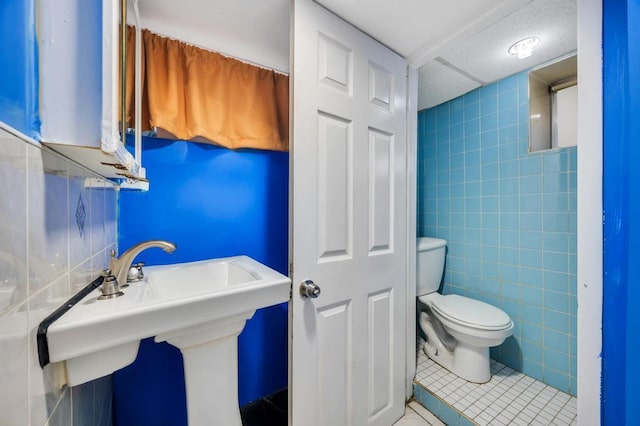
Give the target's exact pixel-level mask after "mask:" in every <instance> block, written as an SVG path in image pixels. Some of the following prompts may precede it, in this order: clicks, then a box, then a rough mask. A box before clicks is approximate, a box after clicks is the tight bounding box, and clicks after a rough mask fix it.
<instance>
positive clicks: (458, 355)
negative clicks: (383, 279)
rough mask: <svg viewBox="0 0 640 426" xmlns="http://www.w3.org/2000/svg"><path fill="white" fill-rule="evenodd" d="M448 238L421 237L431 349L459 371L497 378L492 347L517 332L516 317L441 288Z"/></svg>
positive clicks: (427, 347)
mask: <svg viewBox="0 0 640 426" xmlns="http://www.w3.org/2000/svg"><path fill="white" fill-rule="evenodd" d="M446 245H447V242H446V241H445V240H441V239H438V238H428V237H423V238H418V244H417V250H418V253H417V265H418V272H417V296H418V310H419V312H420V328H421V329H422V331H423V332H424V333H425V334H426V336H427V342H426V343H425V344H424V351H425V353H426V354H427V355H428V356H429V358H431V359H432V360H434V361H435V362H437V363H438V364H440V365H441V366H443V367H444V368H446V369H447V370H449V371H451V372H452V373H454V374H456V375H457V376H459V377H461V378H463V379H465V380H468V381H470V382H475V383H485V382H488V381H489V379H491V370H490V367H489V362H490V361H489V348H490V347H492V346H498V345H500V344H502V342H504V340H505V339H506V338H507V337H509V336H511V334H512V331H513V321H511V318H509V315H507V314H506V313H505V312H504V311H502V310H500V309H498V308H496V307H495V306H492V305H490V304H488V303H484V302H480V301H479V300H474V299H470V298H468V297H463V296H459V295H455V294H452V295H442V294H439V293H438V288H439V287H440V281H441V279H442V273H443V271H444V258H445V250H446Z"/></svg>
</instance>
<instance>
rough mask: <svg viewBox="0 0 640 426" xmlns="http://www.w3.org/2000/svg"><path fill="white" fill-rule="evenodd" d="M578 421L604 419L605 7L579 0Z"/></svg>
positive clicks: (588, 0)
mask: <svg viewBox="0 0 640 426" xmlns="http://www.w3.org/2000/svg"><path fill="white" fill-rule="evenodd" d="M578 81H579V84H578V97H579V99H580V102H579V103H578V140H579V142H578V169H577V175H578V188H577V190H578V208H577V216H578V234H577V237H578V253H577V256H578V271H577V272H578V277H577V285H578V291H577V293H578V313H577V322H578V345H577V346H578V348H577V349H578V354H577V363H578V369H577V374H578V376H577V380H578V389H577V394H578V419H587V421H589V419H592V420H595V419H600V418H601V417H600V416H601V413H602V411H601V386H600V378H601V371H602V365H601V362H602V358H601V353H602V334H601V332H600V330H602V287H603V258H602V253H603V251H602V248H603V229H602V212H603V210H602V207H603V204H602V202H603V201H602V177H603V173H602V138H603V136H602V131H603V126H602V124H603V122H602V94H603V92H602V2H601V1H593V0H578Z"/></svg>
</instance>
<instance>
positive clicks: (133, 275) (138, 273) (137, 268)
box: [127, 262, 144, 285]
mask: <svg viewBox="0 0 640 426" xmlns="http://www.w3.org/2000/svg"><path fill="white" fill-rule="evenodd" d="M143 266H144V262H138V263H136V264H133V265H131V267H130V268H129V271H128V272H127V283H135V282H138V281H142V279H143V278H144V271H143V270H142V267H143ZM127 285H128V284H127Z"/></svg>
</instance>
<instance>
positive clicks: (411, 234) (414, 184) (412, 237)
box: [405, 64, 418, 400]
mask: <svg viewBox="0 0 640 426" xmlns="http://www.w3.org/2000/svg"><path fill="white" fill-rule="evenodd" d="M417 196H418V69H417V68H415V67H413V66H411V65H410V64H409V65H407V263H406V268H407V271H406V272H407V274H406V277H407V282H406V297H407V302H406V307H407V312H406V316H407V325H406V333H407V334H406V335H407V337H406V342H407V343H406V344H407V348H406V363H407V365H406V376H405V379H406V383H407V384H406V390H405V399H406V400H409V398H411V396H412V395H413V378H414V377H415V375H416V314H415V312H416V236H417V215H418V204H417Z"/></svg>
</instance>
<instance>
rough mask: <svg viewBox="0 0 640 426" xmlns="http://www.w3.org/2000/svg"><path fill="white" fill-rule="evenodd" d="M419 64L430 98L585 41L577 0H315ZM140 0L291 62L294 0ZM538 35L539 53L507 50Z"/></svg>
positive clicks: (271, 60) (191, 38)
mask: <svg viewBox="0 0 640 426" xmlns="http://www.w3.org/2000/svg"><path fill="white" fill-rule="evenodd" d="M317 1H318V3H320V4H321V5H323V6H324V7H326V8H327V9H329V10H331V11H333V12H334V13H335V14H337V15H338V16H340V17H342V18H344V19H345V20H347V21H349V22H351V23H352V24H354V25H355V26H356V27H358V28H360V29H361V30H362V31H364V32H366V33H368V34H369V35H371V36H372V37H373V38H375V39H377V40H378V41H380V42H381V43H383V44H385V45H387V46H388V47H389V48H391V49H393V50H395V51H396V52H398V53H399V54H401V55H402V56H404V57H406V58H407V59H408V61H409V63H410V64H411V65H413V66H416V67H420V73H419V76H420V82H419V95H418V107H419V109H423V108H429V107H432V106H435V105H438V104H440V103H442V102H444V101H447V100H449V99H452V98H455V97H457V96H459V95H462V94H464V93H466V92H468V91H469V90H473V89H475V88H477V87H479V86H481V85H483V84H486V83H490V82H493V81H496V80H498V79H500V78H503V77H506V76H508V75H511V74H513V73H516V72H519V71H522V70H524V69H526V68H529V67H532V66H534V65H537V64H540V63H544V62H547V61H549V60H551V59H554V58H557V57H560V56H562V55H565V54H567V53H570V52H574V51H575V50H576V49H577V23H576V22H577V21H576V20H577V16H576V0H447V1H435V0H430V1H429V0H394V1H389V0H317ZM214 3H215V6H214V7H212V5H211V0H182V1H180V2H176V1H175V0H139V4H140V14H141V16H142V20H143V23H142V26H143V27H146V28H149V29H151V30H152V31H155V32H157V33H159V34H163V35H166V36H169V37H172V38H177V39H180V40H184V41H187V42H189V43H192V44H195V45H198V46H202V47H206V48H209V49H212V50H216V51H218V52H221V53H224V54H228V55H231V56H235V57H238V58H240V59H244V60H247V61H249V62H253V63H256V64H258V65H262V66H265V67H269V68H273V69H276V70H278V71H282V72H288V70H289V0H269V1H265V0H216V1H215V2H214ZM530 36H538V37H540V38H541V42H540V44H539V45H538V47H537V48H536V49H535V50H534V53H533V55H532V56H531V57H530V58H528V59H525V60H519V59H517V58H516V57H514V56H511V55H510V54H508V53H507V49H508V48H509V46H510V45H511V44H513V43H514V42H516V41H518V40H521V39H523V38H525V37H530Z"/></svg>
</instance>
